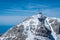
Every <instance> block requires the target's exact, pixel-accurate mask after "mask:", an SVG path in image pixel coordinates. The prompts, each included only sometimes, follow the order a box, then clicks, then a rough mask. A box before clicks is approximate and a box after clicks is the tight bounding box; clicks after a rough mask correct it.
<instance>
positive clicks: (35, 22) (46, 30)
mask: <svg viewBox="0 0 60 40" xmlns="http://www.w3.org/2000/svg"><path fill="white" fill-rule="evenodd" d="M0 40H60V19H59V18H53V17H46V16H44V15H42V13H41V12H40V13H39V14H37V15H33V16H30V17H28V18H26V19H25V20H24V21H23V22H22V23H19V24H18V25H16V26H14V27H12V28H10V29H9V30H8V31H7V32H6V33H4V34H3V35H2V36H1V37H0Z"/></svg>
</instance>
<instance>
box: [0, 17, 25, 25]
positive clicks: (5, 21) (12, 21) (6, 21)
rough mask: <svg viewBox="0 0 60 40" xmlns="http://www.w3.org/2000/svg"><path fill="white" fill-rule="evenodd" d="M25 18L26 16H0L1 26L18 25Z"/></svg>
mask: <svg viewBox="0 0 60 40" xmlns="http://www.w3.org/2000/svg"><path fill="white" fill-rule="evenodd" d="M25 18H26V17H25V16H0V25H16V24H18V23H20V22H21V21H23V20H24V19H25Z"/></svg>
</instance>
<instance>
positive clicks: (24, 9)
mask: <svg viewBox="0 0 60 40" xmlns="http://www.w3.org/2000/svg"><path fill="white" fill-rule="evenodd" d="M39 11H41V12H42V13H43V14H44V15H46V16H50V17H58V18H60V1H59V0H0V25H15V24H17V23H19V22H20V21H22V20H24V19H25V18H26V17H28V16H31V15H35V14H37V13H38V12H39Z"/></svg>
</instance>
